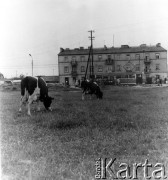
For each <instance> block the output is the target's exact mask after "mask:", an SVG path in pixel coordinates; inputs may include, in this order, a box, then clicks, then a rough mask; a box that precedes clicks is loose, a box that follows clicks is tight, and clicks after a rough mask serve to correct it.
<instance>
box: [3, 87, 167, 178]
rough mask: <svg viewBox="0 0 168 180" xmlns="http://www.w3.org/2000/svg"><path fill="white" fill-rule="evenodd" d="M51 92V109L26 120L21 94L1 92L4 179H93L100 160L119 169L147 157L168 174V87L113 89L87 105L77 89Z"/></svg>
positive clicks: (139, 176)
mask: <svg viewBox="0 0 168 180" xmlns="http://www.w3.org/2000/svg"><path fill="white" fill-rule="evenodd" d="M49 94H50V95H52V96H53V97H54V98H55V100H54V102H53V104H52V108H53V111H52V112H46V111H45V109H44V107H43V105H42V104H41V111H40V112H36V108H35V105H33V106H32V117H28V116H27V115H26V108H25V107H24V108H23V112H22V114H19V113H18V108H19V100H20V91H17V90H13V91H11V90H7V91H1V92H0V100H1V110H0V119H1V161H2V162H1V164H2V174H3V178H4V179H10V180H11V179H16V180H24V179H26V180H27V179H32V180H46V179H47V180H61V179H72V180H75V179H77V180H80V179H86V180H89V179H90V180H91V179H94V176H95V173H96V169H95V163H96V160H97V159H98V158H108V159H109V158H116V162H115V164H114V166H115V167H114V169H115V170H116V171H117V169H119V164H120V163H127V164H129V165H130V166H131V165H132V164H133V163H144V162H145V160H146V159H148V160H149V162H150V163H152V164H153V165H154V164H156V163H158V162H159V163H163V164H164V166H165V168H166V170H167V171H168V164H167V162H168V88H166V87H158V88H135V87H111V88H109V89H108V90H104V99H103V100H97V99H95V98H93V99H92V100H89V99H87V100H85V101H82V100H81V92H79V91H77V92H76V91H61V90H60V89H59V90H57V89H52V90H51V91H50V92H49ZM138 173H139V174H138V179H143V175H142V171H141V170H140V171H139V172H138ZM167 174H168V173H167ZM107 177H108V178H109V179H110V177H109V176H108V174H107Z"/></svg>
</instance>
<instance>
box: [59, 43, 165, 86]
mask: <svg viewBox="0 0 168 180" xmlns="http://www.w3.org/2000/svg"><path fill="white" fill-rule="evenodd" d="M88 56H89V48H88V49H85V48H83V47H80V48H75V49H69V48H67V49H63V48H60V53H59V54H58V66H59V78H60V83H63V84H65V83H67V84H70V85H73V84H74V83H75V82H76V81H77V80H82V79H83V78H84V76H85V71H86V67H87V61H88ZM89 68H92V67H91V66H90V64H89V67H88V75H89V71H90V69H89ZM93 69H94V74H95V78H98V79H108V80H112V79H114V78H135V79H138V78H139V79H141V81H139V82H140V83H142V82H146V81H147V79H148V78H151V79H152V81H155V80H156V78H161V79H163V80H164V79H165V78H167V50H166V49H164V48H163V47H161V44H160V43H158V44H156V45H155V46H147V45H146V44H142V45H140V46H136V47H129V46H128V45H122V46H121V47H115V48H114V47H110V48H107V47H106V46H104V47H103V48H94V49H93Z"/></svg>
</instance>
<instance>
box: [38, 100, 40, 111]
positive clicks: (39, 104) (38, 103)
mask: <svg viewBox="0 0 168 180" xmlns="http://www.w3.org/2000/svg"><path fill="white" fill-rule="evenodd" d="M37 111H40V101H39V100H38V101H37Z"/></svg>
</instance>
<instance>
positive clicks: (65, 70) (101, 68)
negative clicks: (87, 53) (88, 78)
mask: <svg viewBox="0 0 168 180" xmlns="http://www.w3.org/2000/svg"><path fill="white" fill-rule="evenodd" d="M90 68H92V67H91V66H90ZM106 69H107V71H112V66H108V67H107V68H106ZM85 70H86V68H85V66H81V72H85ZM121 70H122V66H121V65H117V67H116V71H121ZM155 70H160V64H156V68H155ZM72 71H77V70H76V68H73V69H72ZM135 71H140V65H139V64H136V65H135ZM97 72H103V66H102V65H99V66H98V69H97ZM64 73H69V66H65V67H64Z"/></svg>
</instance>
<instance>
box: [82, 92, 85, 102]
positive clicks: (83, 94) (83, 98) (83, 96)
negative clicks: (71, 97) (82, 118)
mask: <svg viewBox="0 0 168 180" xmlns="http://www.w3.org/2000/svg"><path fill="white" fill-rule="evenodd" d="M82 100H85V92H84V91H83V93H82Z"/></svg>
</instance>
